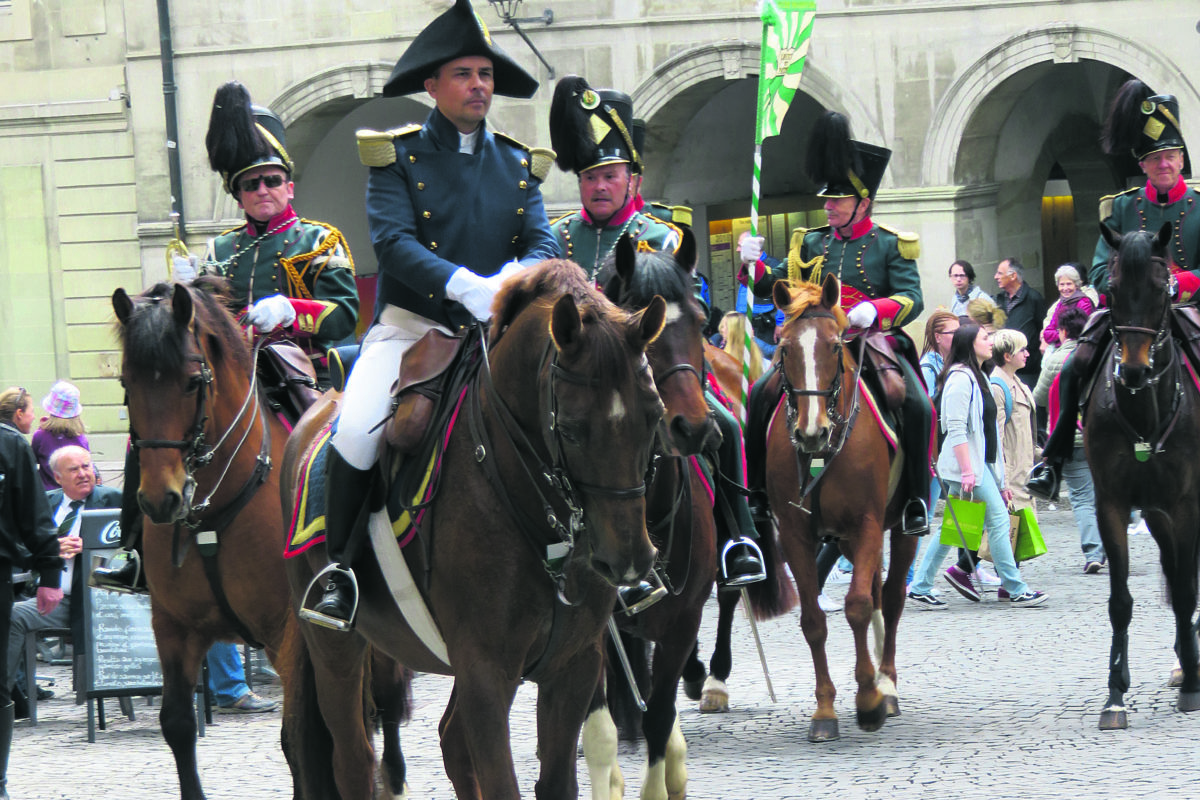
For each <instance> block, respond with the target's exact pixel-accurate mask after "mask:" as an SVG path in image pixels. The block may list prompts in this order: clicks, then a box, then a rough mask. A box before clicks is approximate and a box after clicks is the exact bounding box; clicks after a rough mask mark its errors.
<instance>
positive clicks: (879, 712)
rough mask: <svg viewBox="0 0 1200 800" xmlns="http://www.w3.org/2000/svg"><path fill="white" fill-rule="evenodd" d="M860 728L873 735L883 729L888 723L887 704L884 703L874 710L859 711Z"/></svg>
mask: <svg viewBox="0 0 1200 800" xmlns="http://www.w3.org/2000/svg"><path fill="white" fill-rule="evenodd" d="M857 717H858V727H860V728H862V729H863V730H864V731H867V732H868V733H873V732H874V731H877V730H879V729H880V728H882V727H883V723H885V722H887V718H888V714H887V702H886V701H885V702H882V703H880V704H879V705H877V706H875V707H874V708H869V709H866V710H861V709H860V710H859V712H858V715H857Z"/></svg>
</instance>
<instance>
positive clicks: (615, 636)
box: [608, 589, 775, 711]
mask: <svg viewBox="0 0 1200 800" xmlns="http://www.w3.org/2000/svg"><path fill="white" fill-rule="evenodd" d="M742 591H743V592H744V591H746V590H745V589H743V590H742ZM608 635H609V636H610V637H612V641H613V645H614V646H615V647H616V648H617V658H619V659H620V660H621V668H622V669H624V670H625V679H626V680H627V681H629V691H631V692H633V699H634V702H636V703H637V707H638V708H640V709H641V710H642V711H645V710H646V701H645V700H643V699H642V693H641V692H639V691H638V685H637V678H635V677H634V676H633V667H631V666H630V665H629V656H628V654H626V652H625V645H623V644H622V643H621V632H620V631H619V630H617V621H616V620H615V619H613V618H612V617H611V616H610V617H609V618H608ZM755 638H756V639H757V638H758V634H757V633H756V634H755ZM759 652H760V653H761V652H762V648H761V647H760V648H759ZM763 666H764V667H765V666H766V664H765V663H764V664H763ZM767 683H768V685H769V684H770V683H771V679H770V678H768V679H767ZM771 699H772V700H774V699H775V697H774V695H772V696H771Z"/></svg>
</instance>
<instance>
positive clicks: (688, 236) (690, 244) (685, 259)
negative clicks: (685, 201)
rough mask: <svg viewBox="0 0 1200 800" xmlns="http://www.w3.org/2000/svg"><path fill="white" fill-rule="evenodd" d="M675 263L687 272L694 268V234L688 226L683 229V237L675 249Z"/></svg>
mask: <svg viewBox="0 0 1200 800" xmlns="http://www.w3.org/2000/svg"><path fill="white" fill-rule="evenodd" d="M675 263H676V264H678V265H679V266H680V267H682V268H683V269H685V270H686V271H688V272H691V271H692V270H693V269H695V268H696V235H695V234H694V233H692V229H691V228H690V227H689V228H684V229H683V239H682V240H681V241H680V242H679V249H678V250H676V251H675Z"/></svg>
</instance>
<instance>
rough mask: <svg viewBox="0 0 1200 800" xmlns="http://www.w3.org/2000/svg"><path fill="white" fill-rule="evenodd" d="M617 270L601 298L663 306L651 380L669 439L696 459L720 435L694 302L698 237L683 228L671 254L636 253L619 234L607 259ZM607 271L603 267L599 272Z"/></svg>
mask: <svg viewBox="0 0 1200 800" xmlns="http://www.w3.org/2000/svg"><path fill="white" fill-rule="evenodd" d="M611 260H612V261H613V264H614V267H615V272H614V273H613V275H612V276H611V277H610V278H609V279H608V280H607V281H606V282H605V285H604V294H605V296H606V297H608V299H609V300H612V301H613V302H614V303H616V304H617V305H619V306H621V307H622V308H624V309H626V310H629V311H634V310H637V309H642V308H646V307H647V306H649V305H650V303H651V301H653V299H654V297H655V296H656V295H657V296H659V297H661V298H662V299H663V300H665V301H666V303H667V321H666V325H664V326H663V330H662V333H660V334H659V335H658V338H656V339H655V340H654V341H653V342H651V343H650V346H649V347H647V348H646V355H647V357H648V358H649V359H650V367H651V369H652V370H653V371H654V382H655V385H656V386H657V387H658V393H659V395H660V396H661V397H662V401H663V403H664V404H665V405H666V408H667V412H666V427H667V437H668V439H669V441H670V443H671V445H673V446H674V447H675V448H676V449H677V450H678V451H679V452H680V453H682V454H683V455H694V454H696V453H699V452H700V451H701V450H703V449H704V447H705V445H706V444H708V443H709V440H710V439H713V438H715V437H717V436H718V435H719V433H718V432H717V425H716V422H715V421H714V420H713V418H712V415H711V414H709V411H708V404H707V402H706V401H705V399H704V379H703V377H702V376H703V374H704V322H705V316H704V309H703V308H702V307H701V305H700V303H699V302H698V301H697V300H696V296H695V289H694V280H695V278H694V276H693V274H692V269H693V268H694V267H695V264H696V238H695V236H694V235H693V234H692V231H691V229H690V228H687V229H684V233H683V241H682V242H681V243H680V245H679V250H678V252H676V253H675V254H674V256H672V255H671V254H670V253H662V252H657V251H650V250H640V251H639V250H637V249H635V246H634V243H633V240H632V238H630V237H629V235H628V234H625V235H622V236H621V238H620V240H618V242H617V246H616V247H615V248H614V250H613V255H612V257H611ZM609 271H610V270H608V269H607V266H606V268H605V269H603V270H602V271H601V272H602V274H603V273H605V272H609Z"/></svg>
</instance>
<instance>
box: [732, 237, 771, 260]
mask: <svg viewBox="0 0 1200 800" xmlns="http://www.w3.org/2000/svg"><path fill="white" fill-rule="evenodd" d="M766 242H767V239H766V237H764V236H744V237H742V240H741V241H740V242H738V253H739V254H740V255H741V257H742V263H743V264H753V263H754V262H755V261H758V260H759V259H760V258H762V254H763V245H764V244H766Z"/></svg>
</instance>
